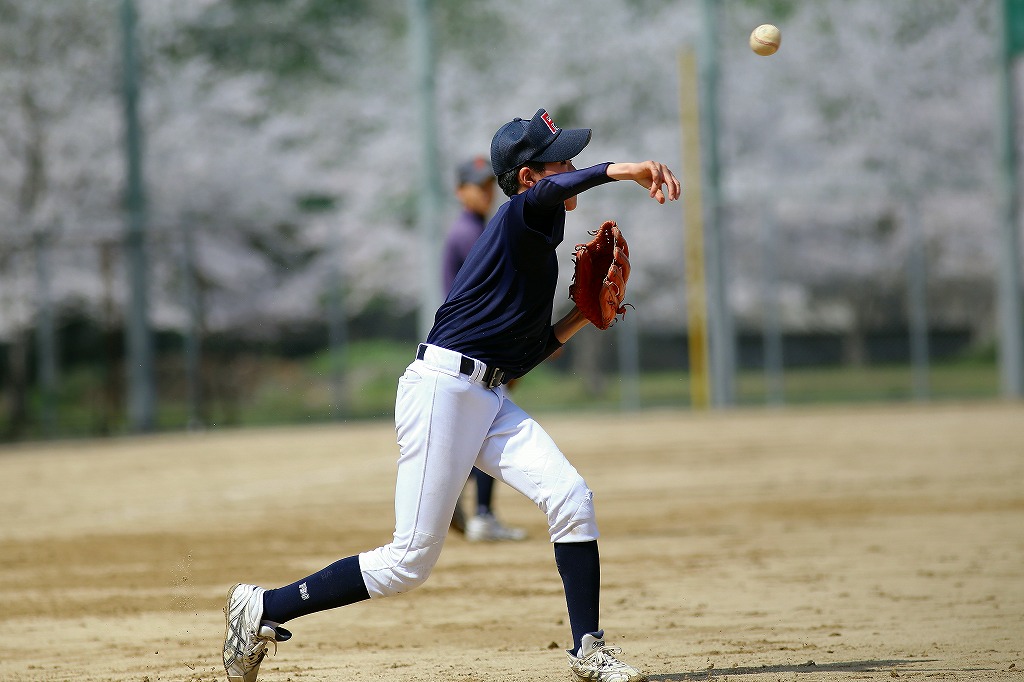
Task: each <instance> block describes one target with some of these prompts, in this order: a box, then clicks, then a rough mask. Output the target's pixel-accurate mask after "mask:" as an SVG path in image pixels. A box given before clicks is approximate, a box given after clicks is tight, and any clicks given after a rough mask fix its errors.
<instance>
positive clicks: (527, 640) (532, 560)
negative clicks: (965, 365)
mask: <svg viewBox="0 0 1024 682" xmlns="http://www.w3.org/2000/svg"><path fill="white" fill-rule="evenodd" d="M542 422H544V423H545V425H546V427H547V428H548V430H549V432H550V433H551V434H552V435H553V436H554V438H555V440H556V442H558V443H559V444H560V445H561V446H562V448H563V450H565V451H566V452H567V453H568V454H569V456H570V458H571V459H572V460H573V461H574V462H575V463H576V465H577V467H578V468H579V469H580V470H581V472H582V473H583V474H584V476H585V477H586V478H587V480H588V483H589V484H590V486H591V487H592V488H593V489H594V490H595V492H596V502H597V509H598V519H599V522H600V524H601V528H602V531H603V537H602V540H601V554H602V558H603V562H604V564H603V565H604V569H603V570H604V592H603V604H602V614H603V617H602V621H603V625H604V627H605V628H606V629H607V631H608V635H609V639H610V640H612V641H614V642H615V643H617V644H619V645H621V646H622V647H623V649H624V650H625V654H624V658H626V659H628V660H629V661H631V662H634V663H636V664H639V665H640V666H642V667H643V668H645V669H646V671H647V672H648V673H649V674H650V676H651V679H652V680H655V681H659V680H663V681H669V680H705V679H721V680H735V681H736V682H762V681H769V680H771V681H773V682H774V681H776V680H795V679H799V680H806V681H808V682H817V681H821V680H864V679H866V680H883V679H884V680H889V679H891V678H894V677H897V678H907V679H917V680H924V679H926V678H927V679H931V678H936V679H947V680H1024V673H1022V672H1021V670H1022V669H1024V654H1022V651H1024V405H1020V404H1015V405H1009V404H998V405H981V406H979V405H971V406H933V407H907V406H901V407H893V406H888V407H867V408H857V409H843V410H836V409H831V410H787V411H751V412H746V411H744V412H732V413H716V414H703V415H701V414H693V413H689V412H658V413H650V414H643V415H640V416H635V417H630V418H629V420H628V421H624V420H623V419H621V418H620V417H619V416H618V415H604V416H589V417H573V418H567V417H559V418H551V419H542ZM393 435H394V434H393V429H392V427H391V425H390V424H388V423H384V424H369V425H366V424H364V425H356V426H349V427H325V428H308V429H292V430H267V431H245V432H237V433H224V432H219V433H211V434H206V435H171V436H159V437H152V438H140V439H124V440H116V441H91V442H79V443H62V444H59V445H46V446H19V447H7V448H4V449H0V493H2V494H0V514H2V517H3V519H4V521H5V523H4V524H3V527H2V529H0V604H2V611H3V625H2V636H0V680H5V681H6V680H19V681H20V680H27V681H32V682H36V681H43V680H46V681H56V680H83V681H94V682H100V681H103V682H127V681H132V682H144V681H148V682H155V681H156V680H204V681H206V680H215V679H223V670H222V668H221V664H220V646H221V639H222V636H223V619H222V616H221V611H220V609H221V606H222V602H223V598H224V594H225V592H226V590H227V588H228V587H229V586H230V585H231V584H232V583H233V582H236V581H246V582H256V583H260V584H263V585H265V586H268V587H270V586H278V585H281V584H285V583H287V582H291V581H292V580H294V579H296V578H299V577H302V576H304V575H306V574H307V573H309V572H312V571H313V570H316V569H319V568H321V567H322V566H324V565H326V564H328V563H330V562H332V561H334V560H335V559H338V558H340V557H342V556H345V555H348V554H351V553H355V552H358V551H360V550H363V549H368V548H370V547H371V546H376V545H377V544H379V543H381V542H382V541H385V540H387V539H388V538H389V536H390V533H391V530H392V527H391V524H392V519H393V516H392V509H393V507H392V505H393V497H392V490H393V488H392V485H393V473H394V472H393V468H394V461H395V457H396V454H397V450H396V447H395V445H394V443H393ZM498 494H499V497H498V504H499V509H500V511H501V513H502V515H503V517H504V518H505V519H506V520H507V521H510V522H513V523H515V524H518V525H522V526H525V527H527V528H528V529H529V531H530V534H531V538H530V539H529V540H528V541H526V542H525V543H520V544H513V545H493V546H479V545H470V544H468V543H466V542H465V541H464V540H463V539H461V538H459V537H452V538H450V539H449V542H448V544H447V546H446V548H445V552H444V554H443V555H442V557H441V561H440V563H439V565H438V567H437V568H436V570H435V572H434V575H433V576H432V577H431V579H430V580H429V581H428V582H427V584H426V585H425V586H424V587H422V588H420V589H419V590H417V591H415V592H413V593H411V594H408V595H403V596H400V597H395V598H392V599H388V600H382V601H375V602H364V603H361V604H356V605H353V606H351V607H348V608H345V609H338V610H334V611H330V612H326V613H320V614H315V615H312V616H309V617H306V618H303V619H299V620H297V621H294V622H293V623H292V624H291V625H290V626H289V627H291V629H293V631H294V632H295V638H294V639H293V640H292V641H291V642H288V643H285V644H282V645H281V647H280V651H279V652H278V655H277V656H276V657H273V658H268V659H267V660H266V661H265V662H264V664H263V671H262V675H261V678H260V679H261V681H262V682H286V681H290V682H320V681H324V682H326V681H328V680H332V681H333V680H375V681H382V682H384V681H386V682H391V681H398V680H402V681H405V680H451V681H453V682H475V681H480V682H483V681H488V682H491V681H497V682H504V681H509V682H511V681H513V680H515V681H517V682H518V681H529V680H567V679H568V673H567V668H566V665H565V662H564V658H565V657H564V655H563V654H562V652H561V651H559V650H560V649H562V648H565V647H567V646H568V644H569V642H568V639H569V633H568V626H567V624H566V622H565V613H564V611H565V605H564V601H563V599H562V595H561V589H560V583H559V581H558V577H557V574H556V572H555V569H554V561H553V558H552V552H551V548H550V546H549V544H548V543H547V541H546V539H545V537H544V529H543V526H542V517H541V515H540V513H539V512H537V511H536V510H535V509H533V508H531V507H530V506H529V505H528V503H526V502H525V501H523V500H521V499H520V498H518V497H517V496H515V494H514V493H513V492H512V491H510V490H508V489H500V490H499V493H498Z"/></svg>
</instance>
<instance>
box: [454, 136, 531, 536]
mask: <svg viewBox="0 0 1024 682" xmlns="http://www.w3.org/2000/svg"><path fill="white" fill-rule="evenodd" d="M455 175H456V177H455V198H456V199H458V201H459V204H460V206H461V207H462V210H460V211H459V214H458V216H457V217H456V218H455V221H454V222H453V223H452V226H451V228H450V229H449V230H448V234H447V235H446V236H445V240H444V247H443V248H442V250H441V275H442V282H441V283H442V285H443V286H444V289H443V291H444V293H445V295H447V294H448V292H450V291H451V290H452V284H454V282H455V275H457V274H458V272H459V270H461V269H462V265H463V263H465V262H466V258H467V257H468V256H469V252H470V250H472V248H473V245H474V244H476V240H477V239H479V238H480V235H481V234H483V232H484V228H485V227H486V226H487V222H486V221H487V216H488V215H489V214H490V212H491V204H492V203H494V183H495V177H494V173H493V172H492V171H491V163H490V161H488V160H487V159H485V158H484V157H482V156H477V157H474V158H471V159H467V160H466V161H463V162H462V163H460V164H459V165H458V167H457V168H456V172H455ZM513 381H514V380H513ZM511 387H512V386H511V382H510V383H508V384H506V388H511ZM470 478H471V479H472V480H473V483H474V484H475V487H476V506H475V508H474V509H473V514H472V515H471V516H470V517H469V519H468V520H467V519H466V516H465V514H464V512H463V511H462V500H461V497H460V499H459V501H458V502H457V503H456V504H455V513H454V514H452V524H451V527H452V529H453V530H455V531H457V532H459V533H464V534H465V536H466V539H467V540H469V541H470V542H494V541H503V540H512V541H515V540H524V539H526V531H525V530H523V529H522V528H512V527H510V526H506V525H504V524H503V523H501V521H499V520H498V516H497V514H495V511H494V479H493V478H491V477H490V476H488V475H487V474H485V473H484V472H483V471H480V469H478V468H477V467H473V472H472V473H471V474H470Z"/></svg>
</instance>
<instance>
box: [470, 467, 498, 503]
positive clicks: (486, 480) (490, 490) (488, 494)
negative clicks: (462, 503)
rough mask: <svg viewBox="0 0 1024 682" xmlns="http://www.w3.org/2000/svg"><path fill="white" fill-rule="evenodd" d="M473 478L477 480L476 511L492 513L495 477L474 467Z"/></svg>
mask: <svg viewBox="0 0 1024 682" xmlns="http://www.w3.org/2000/svg"><path fill="white" fill-rule="evenodd" d="M473 480H474V481H476V513H477V514H490V513H491V508H492V506H493V505H492V502H491V500H492V498H493V497H494V479H493V478H491V477H490V476H488V475H487V474H485V473H484V472H482V471H480V470H479V469H477V468H476V467H473Z"/></svg>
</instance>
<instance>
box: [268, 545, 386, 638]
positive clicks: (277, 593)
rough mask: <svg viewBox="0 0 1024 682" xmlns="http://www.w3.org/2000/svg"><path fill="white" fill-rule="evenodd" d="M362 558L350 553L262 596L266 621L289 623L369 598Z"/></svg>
mask: <svg viewBox="0 0 1024 682" xmlns="http://www.w3.org/2000/svg"><path fill="white" fill-rule="evenodd" d="M369 598H370V593H369V592H367V591H366V584H365V583H364V582H363V575H362V573H360V572H359V557H358V556H350V557H346V558H345V559H341V560H340V561H335V562H334V563H333V564H331V565H330V566H328V567H326V568H323V569H320V570H319V571H317V572H316V573H314V574H313V575H311V576H308V577H306V578H303V579H302V580H298V581H296V582H294V583H292V584H291V585H287V586H285V587H279V588H277V589H276V590H267V591H266V592H265V593H264V595H263V620H269V621H272V622H274V623H279V624H280V623H287V622H288V621H290V620H292V619H293V618H298V617H299V616H305V615H307V614H310V613H316V612H317V611H326V610H327V609H334V608H337V607H339V606H347V605H348V604H354V603H355V602H357V601H363V600H364V599H369Z"/></svg>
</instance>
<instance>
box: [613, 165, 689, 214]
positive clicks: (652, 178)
mask: <svg viewBox="0 0 1024 682" xmlns="http://www.w3.org/2000/svg"><path fill="white" fill-rule="evenodd" d="M607 174H608V177H610V178H614V179H616V180H633V181H635V182H636V183H637V184H639V185H640V186H642V187H644V188H645V189H647V190H649V191H650V198H651V199H653V200H654V201H656V202H657V203H658V204H664V203H665V202H666V200H668V201H675V200H677V199H679V195H680V185H679V180H678V179H677V178H676V175H675V174H674V173H673V172H672V170H670V169H669V167H668V166H666V165H665V164H663V163H659V162H657V161H644V162H641V163H632V164H611V165H610V166H608V170H607Z"/></svg>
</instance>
